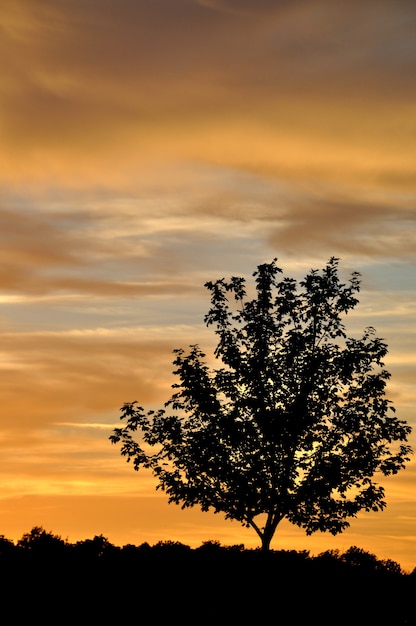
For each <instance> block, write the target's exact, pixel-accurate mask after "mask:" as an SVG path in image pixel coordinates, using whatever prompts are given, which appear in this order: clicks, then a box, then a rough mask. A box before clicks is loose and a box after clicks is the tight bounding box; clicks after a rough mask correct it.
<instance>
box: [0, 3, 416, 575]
mask: <svg viewBox="0 0 416 626" xmlns="http://www.w3.org/2000/svg"><path fill="white" fill-rule="evenodd" d="M415 19H416V7H414V6H412V3H409V2H407V0H398V1H397V2H395V3H393V2H391V1H389V0H381V1H380V2H377V3H374V2H371V1H370V0H364V1H360V2H358V1H353V2H350V3H344V4H341V3H334V2H331V1H330V0H316V1H315V0H313V1H312V2H311V1H310V0H309V1H308V2H306V0H298V1H296V2H290V3H289V2H283V1H282V2H277V1H276V0H256V1H255V2H254V0H199V1H198V0H154V1H152V2H147V1H146V0H135V1H134V2H133V1H132V0H118V1H116V0H114V1H112V0H110V1H109V2H106V3H102V2H100V1H99V0H82V1H81V0H75V1H73V0H72V1H71V2H70V1H69V0H64V1H62V2H60V3H56V2H55V1H54V0H44V2H42V3H39V2H36V0H14V1H13V2H9V3H6V6H5V7H2V25H1V28H2V36H1V37H0V55H1V59H2V61H3V63H2V68H3V71H2V76H1V78H0V93H1V98H0V114H1V116H0V133H1V142H0V190H1V204H0V220H1V222H0V223H1V229H0V237H1V247H0V258H1V264H0V332H1V343H0V369H1V374H2V376H1V380H2V382H1V406H2V411H1V420H0V446H1V456H0V477H1V485H2V489H1V490H0V518H1V520H2V525H1V527H0V534H4V535H6V536H7V537H9V538H12V539H18V538H20V536H21V535H22V534H23V533H24V532H28V531H29V530H30V528H31V527H32V526H34V525H43V526H44V527H45V528H46V529H47V530H52V531H53V532H54V533H57V534H61V535H62V536H63V537H68V538H69V540H78V539H85V538H87V537H90V536H93V535H94V534H100V533H103V534H104V535H106V536H108V538H109V539H110V541H113V542H114V543H118V544H120V545H122V544H124V543H129V542H130V543H136V544H138V543H141V542H143V541H149V542H150V543H152V542H156V541H158V540H160V539H172V540H178V541H183V542H184V543H188V544H190V545H199V544H200V543H201V542H202V541H205V540H209V539H218V540H219V541H221V542H222V543H226V544H232V543H244V544H245V545H246V546H247V547H249V546H250V547H251V546H253V547H254V546H256V545H257V539H256V537H255V535H254V533H252V532H250V531H249V530H246V529H244V528H242V527H240V526H239V525H238V524H236V523H230V522H225V521H224V520H223V519H222V518H221V517H220V516H214V515H211V514H204V513H200V512H199V511H197V510H191V511H181V510H180V508H178V507H175V506H174V505H170V506H169V505H167V503H166V498H165V497H164V495H163V494H160V493H159V492H157V493H156V492H155V491H154V487H155V483H154V481H153V479H152V477H151V476H149V475H146V474H145V475H137V474H136V473H135V472H133V470H132V467H131V466H129V465H127V464H126V463H125V461H124V460H123V459H122V458H121V457H120V455H119V452H118V450H117V449H116V448H115V447H114V446H111V444H110V442H109V441H108V436H109V434H110V433H111V429H112V428H113V426H114V425H115V424H116V423H117V419H118V415H119V407H120V406H121V405H122V404H123V403H124V402H125V401H132V400H136V399H137V400H138V401H139V402H140V403H141V404H143V405H146V406H158V405H160V404H162V403H163V402H164V401H165V400H166V399H167V398H168V396H169V394H170V385H171V384H172V382H173V379H172V374H171V372H172V366H171V360H172V349H173V348H175V347H181V346H183V347H186V346H187V345H188V344H189V343H195V342H198V343H200V344H201V346H204V348H206V349H209V348H211V347H212V345H213V341H214V337H213V335H212V333H211V332H208V331H207V329H205V328H204V326H203V316H204V313H205V312H206V310H207V307H208V304H209V302H208V293H207V292H206V290H205V289H204V287H203V285H204V283H205V282H206V281H207V280H214V279H216V278H220V277H222V276H230V275H244V276H249V275H250V274H251V273H252V271H253V270H254V269H255V268H256V266H257V264H259V263H262V262H264V261H267V260H270V259H271V258H273V257H275V256H277V257H278V259H279V264H280V265H281V267H282V268H283V270H284V272H285V273H286V274H287V275H296V276H299V277H301V276H302V275H303V274H304V272H306V271H308V270H309V269H310V268H311V267H317V268H319V267H322V266H323V265H324V264H325V262H326V261H327V259H328V258H329V257H330V256H338V257H340V258H341V264H340V267H341V270H342V272H345V276H346V277H347V276H348V274H349V273H350V272H351V271H355V270H356V271H359V272H361V273H362V279H363V281H362V293H361V297H360V304H359V305H358V307H357V309H356V310H355V311H354V313H353V314H352V316H351V319H350V324H351V326H350V328H349V330H351V332H352V331H354V332H360V331H361V330H362V328H364V327H365V326H367V325H373V326H375V328H376V330H377V333H378V335H379V336H382V337H383V338H385V340H386V341H387V343H388V346H389V354H388V357H387V359H386V366H387V368H388V369H389V370H390V371H391V373H392V379H391V382H390V383H389V388H388V391H389V394H388V395H389V397H390V398H391V399H392V400H393V401H394V404H395V406H396V409H397V412H398V414H399V416H400V417H403V418H404V419H406V420H408V421H409V422H410V423H412V424H413V425H414V426H416V420H415V417H414V406H415V396H416V393H415V348H416V342H415V322H414V320H415V287H416V280H415V275H416V272H415V269H416V268H415V260H416V258H415V250H416V246H415V243H416V242H415V239H416V238H415V199H416V194H415V191H416V184H415V183H416V172H415V163H416V115H415V106H414V102H415V91H416V84H415V82H414V80H413V76H414V75H415V69H416V68H415V61H416V42H415V38H414V24H415ZM411 443H412V445H413V446H414V447H415V448H416V436H415V434H413V435H412V437H411ZM415 467H416V465H415V462H414V461H412V463H411V464H410V466H409V467H408V468H407V469H406V471H405V472H402V473H400V474H399V475H398V476H396V477H392V478H391V479H388V480H387V481H383V482H384V483H385V485H386V493H387V509H386V510H385V511H384V512H383V513H379V514H362V515H360V516H359V517H358V518H357V519H356V520H354V521H352V524H351V528H350V529H349V530H348V531H347V532H346V533H343V534H342V535H340V536H338V537H332V536H330V535H326V534H322V535H314V536H312V537H305V536H304V534H303V533H302V531H300V530H298V529H296V528H294V527H291V526H289V525H288V524H283V526H282V528H281V529H279V531H278V532H277V534H276V538H275V542H274V546H273V547H276V548H278V547H284V548H294V549H310V550H311V551H312V552H314V553H316V552H319V551H322V550H325V549H328V548H336V547H340V548H347V547H349V546H350V545H358V546H359V547H362V548H363V549H366V550H369V551H372V552H374V553H376V554H377V556H378V557H380V558H392V559H395V560H397V561H398V562H400V564H401V565H402V566H403V567H406V568H407V569H413V567H416V504H415V502H416V501H415V498H414V493H415V487H416V469H415Z"/></svg>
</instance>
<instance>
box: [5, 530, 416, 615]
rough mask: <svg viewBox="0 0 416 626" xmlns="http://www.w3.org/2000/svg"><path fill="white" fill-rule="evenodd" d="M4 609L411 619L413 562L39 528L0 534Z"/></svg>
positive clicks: (359, 553) (415, 584) (360, 553)
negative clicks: (126, 539) (75, 536)
mask: <svg viewBox="0 0 416 626" xmlns="http://www.w3.org/2000/svg"><path fill="white" fill-rule="evenodd" d="M0 575H1V580H0V585H1V587H0V588H1V597H2V610H3V612H4V611H7V610H8V609H9V610H10V611H11V616H12V621H11V622H10V623H23V622H24V621H26V620H28V619H31V620H33V619H34V618H35V617H37V618H41V619H42V622H43V623H44V624H46V623H48V624H49V623H50V624H52V623H53V624H61V623H62V624H64V623H71V622H73V621H75V622H76V623H77V624H84V623H85V624H98V623H100V622H101V621H103V622H104V623H116V624H124V623H127V622H129V621H134V623H140V622H142V621H144V620H147V619H151V620H152V623H153V624H155V626H158V624H162V622H163V623H164V622H165V621H166V620H167V619H169V621H180V622H181V623H182V624H209V623H215V624H219V625H222V624H243V625H244V624H261V623H262V622H263V621H264V622H267V623H272V624H279V625H280V624H282V625H285V624H288V625H289V624H295V625H299V626H300V625H302V624H306V623H308V624H310V623H313V624H315V623H316V624H328V625H329V624H337V625H340V624H354V625H361V624H362V625H371V626H372V625H377V624H383V625H387V624H388V625H391V624H393V625H395V624H397V625H400V626H401V625H403V626H404V625H409V626H410V624H416V610H415V597H416V593H415V592H416V568H415V569H414V570H413V571H412V572H411V573H406V572H404V571H403V570H402V568H401V566H400V565H399V564H398V563H397V562H395V561H393V560H390V559H387V560H380V559H378V558H377V557H376V556H375V555H373V554H371V553H369V552H366V551H365V550H362V549H361V548H358V547H356V546H352V547H351V548H349V549H348V550H346V551H345V552H339V551H337V550H328V551H326V552H323V553H321V554H318V555H317V556H311V555H310V554H309V552H308V551H295V550H271V551H270V552H269V553H263V552H261V551H260V550H255V549H246V548H245V547H244V546H243V545H233V546H222V545H221V544H220V543H219V542H217V541H207V542H204V543H203V544H202V545H201V546H199V547H197V548H191V547H189V546H188V545H185V544H183V543H180V542H177V541H159V542H157V543H156V544H154V545H152V546H151V545H149V544H148V543H142V544H141V545H137V546H136V545H132V544H127V545H124V546H123V547H119V546H115V545H113V544H112V543H111V542H110V541H109V540H108V539H107V538H106V537H104V536H103V535H96V536H94V537H93V538H92V539H85V540H83V541H77V542H75V543H70V542H69V541H68V540H64V539H62V538H61V537H60V536H59V535H55V534H53V533H52V532H47V531H46V530H45V529H44V528H42V527H40V526H36V527H34V528H32V530H31V531H30V532H29V533H25V534H24V535H23V536H22V538H21V539H19V540H18V541H17V542H16V543H14V542H13V541H11V540H10V539H7V538H6V537H5V536H4V535H0Z"/></svg>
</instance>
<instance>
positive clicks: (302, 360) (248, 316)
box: [110, 258, 411, 550]
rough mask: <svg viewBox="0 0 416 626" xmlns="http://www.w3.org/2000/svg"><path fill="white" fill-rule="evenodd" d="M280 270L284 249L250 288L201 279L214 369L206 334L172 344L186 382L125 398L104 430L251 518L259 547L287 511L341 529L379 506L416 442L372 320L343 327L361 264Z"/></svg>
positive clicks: (137, 460)
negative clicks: (358, 328) (353, 328)
mask: <svg viewBox="0 0 416 626" xmlns="http://www.w3.org/2000/svg"><path fill="white" fill-rule="evenodd" d="M281 271H282V270H281V269H279V268H278V267H277V265H276V259H274V261H273V262H271V263H266V264H263V265H259V266H258V268H257V271H256V272H255V273H254V274H253V276H254V278H255V297H254V299H249V298H248V297H247V292H248V290H247V289H246V281H245V279H244V278H239V277H232V278H231V279H230V280H229V281H226V280H225V279H220V280H217V281H216V282H208V283H206V287H207V288H208V290H209V291H210V292H211V308H210V310H209V311H208V314H207V315H206V317H205V322H206V324H207V326H214V327H215V333H216V335H217V336H218V345H217V348H216V350H215V356H216V357H217V359H220V360H221V361H222V364H223V366H222V367H220V368H219V369H210V368H209V367H208V365H207V362H206V361H205V354H204V353H203V352H202V350H201V349H200V348H199V346H198V345H192V346H190V350H189V352H188V353H185V351H184V350H182V349H178V350H175V354H176V358H175V360H174V362H173V363H174V365H175V367H176V370H175V371H174V374H175V375H176V376H177V377H178V378H179V382H178V383H177V384H174V385H173V388H174V389H175V392H174V393H173V395H172V396H171V398H170V399H169V400H168V401H167V402H166V404H165V408H162V409H160V410H158V411H156V412H155V411H148V412H145V411H144V409H143V408H142V407H140V406H138V405H137V403H136V402H130V403H127V404H125V405H124V406H123V407H122V415H121V419H124V420H125V425H124V427H123V428H116V429H114V431H113V434H112V436H111V437H110V439H111V441H112V442H113V443H120V444H121V454H122V455H124V456H126V457H127V460H128V461H130V460H132V461H133V465H134V468H135V469H136V470H138V469H139V468H140V467H145V468H150V469H151V470H152V471H153V473H154V474H155V476H156V477H157V479H158V488H159V487H161V488H162V489H163V490H165V491H166V492H167V494H168V496H169V502H174V503H176V504H181V505H182V507H191V506H194V505H199V506H200V507H201V508H202V510H203V511H208V510H209V509H212V510H213V511H214V512H216V513H218V512H221V513H223V514H225V517H226V518H229V519H234V520H238V521H240V522H241V523H242V524H244V525H246V526H251V527H252V528H253V529H254V530H255V532H256V533H257V534H258V536H259V537H260V540H261V544H262V549H263V550H268V549H269V546H270V542H271V539H272V537H273V536H274V533H275V531H276V528H277V526H278V524H279V523H280V522H281V521H282V520H283V519H284V518H286V519H288V520H289V521H290V522H292V523H293V524H297V525H298V526H300V527H302V528H304V529H305V531H306V533H307V534H311V533H313V532H315V531H317V530H319V531H329V532H331V533H332V534H336V533H339V532H341V531H343V530H344V529H345V528H346V527H348V526H349V521H348V518H351V517H354V516H356V515H357V513H358V512H359V511H361V510H364V511H379V510H381V509H383V508H384V507H385V505H386V503H385V500H384V489H383V487H382V486H380V485H379V484H378V482H377V481H376V477H377V475H380V474H381V475H384V476H387V475H390V474H395V473H396V472H398V471H399V470H400V469H402V468H403V467H404V466H405V464H406V462H407V461H408V460H409V454H410V453H411V449H410V446H409V445H407V437H408V435H409V433H410V430H411V429H410V427H409V426H408V425H407V424H406V422H404V421H400V420H399V419H397V417H396V416H395V415H394V408H393V407H392V405H391V403H390V402H389V400H387V399H386V398H385V386H386V381H387V380H388V378H389V376H390V375H389V373H388V372H387V371H386V369H385V368H384V363H383V358H384V356H385V355H386V353H387V346H386V344H385V343H384V341H383V340H381V339H380V338H377V337H376V336H375V331H374V329H373V328H372V327H370V328H367V329H366V330H365V331H364V333H363V335H362V336H361V337H360V338H358V339H356V338H352V337H348V336H347V334H346V332H345V326H344V323H343V316H345V315H346V314H347V313H348V312H349V311H350V310H351V309H353V308H354V307H355V306H356V304H357V303H358V299H357V298H356V294H357V293H358V292H359V288H360V278H359V276H360V275H359V274H358V273H357V272H354V273H352V275H351V277H350V279H349V281H348V283H347V284H343V283H341V282H340V279H339V277H338V259H336V258H331V259H330V260H329V262H328V263H327V265H326V267H325V268H324V269H323V270H322V271H318V270H311V271H310V272H309V273H308V274H307V275H306V277H305V278H304V279H303V280H302V281H300V282H299V283H298V281H296V280H295V279H293V278H282V279H281V280H278V277H279V274H280V273H281ZM167 409H169V413H167ZM135 431H138V433H139V437H138V438H137V439H134V434H135ZM149 450H150V451H149ZM259 519H260V520H264V519H265V521H264V525H263V526H262V525H261V523H262V522H260V521H259Z"/></svg>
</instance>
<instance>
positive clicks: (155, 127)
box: [0, 0, 416, 183]
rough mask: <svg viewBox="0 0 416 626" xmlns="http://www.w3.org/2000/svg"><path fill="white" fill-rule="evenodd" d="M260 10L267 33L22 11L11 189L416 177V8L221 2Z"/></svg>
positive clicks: (10, 36)
mask: <svg viewBox="0 0 416 626" xmlns="http://www.w3.org/2000/svg"><path fill="white" fill-rule="evenodd" d="M210 4H211V5H212V2H210ZM254 5H255V7H256V9H255V13H256V19H251V18H250V17H248V18H246V19H230V18H231V17H232V16H229V15H225V14H224V13H218V12H217V11H211V10H207V7H206V6H201V4H200V3H199V4H198V3H195V2H185V1H184V0H175V2H172V0H157V1H155V2H152V3H149V2H144V1H143V0H140V1H138V2H137V1H136V2H130V1H127V0H123V1H121V2H118V3H117V4H116V5H115V4H114V3H111V2H104V3H97V2H94V1H92V0H86V1H84V2H80V1H76V2H71V4H70V5H69V4H65V3H59V4H57V3H55V2H52V1H51V0H47V1H46V2H44V3H42V5H39V3H37V2H34V1H33V0H16V2H15V3H13V4H12V5H10V6H8V7H7V8H6V9H5V15H4V31H3V33H4V36H5V42H4V44H3V51H1V50H0V55H1V54H3V55H6V53H7V58H8V61H7V63H6V62H4V63H3V66H4V72H3V76H2V79H1V81H2V82H1V86H0V89H1V93H2V99H1V101H2V105H1V113H2V116H3V119H4V123H3V141H2V149H1V150H0V166H1V172H2V174H1V175H2V178H3V180H13V179H14V180H16V181H19V180H20V181H21V180H25V181H27V180H29V179H30V177H34V178H35V179H38V180H41V179H42V177H43V176H47V175H49V173H54V176H55V177H57V178H58V179H62V180H66V182H69V181H71V182H72V183H73V181H74V180H76V179H78V180H82V179H83V178H87V180H89V181H91V178H94V180H95V181H97V180H99V179H100V177H102V174H103V172H104V171H105V172H106V176H107V177H109V178H110V177H112V178H114V179H116V178H117V177H120V176H123V173H126V171H127V170H128V171H129V174H128V175H129V176H130V177H131V176H134V168H136V169H138V168H137V166H138V165H139V166H140V168H142V167H144V166H145V164H146V165H148V164H149V163H151V162H152V161H153V160H155V161H156V162H158V163H160V162H163V161H165V162H166V161H168V162H170V161H172V160H176V161H188V162H192V161H193V162H195V161H196V162H205V163H221V164H224V165H227V166H230V165H231V166H237V167H238V168H242V169H247V170H251V171H256V170H257V171H261V170H263V171H265V170H267V171H268V172H269V174H272V175H277V176H278V175H282V174H283V175H289V176H290V175H295V176H296V177H297V178H299V177H302V176H306V177H308V176H311V177H313V176H319V175H320V174H321V175H322V173H323V174H324V175H325V173H328V172H329V173H331V171H332V172H333V170H334V168H336V170H337V172H336V173H337V175H338V176H341V175H343V176H348V175H349V174H350V175H351V176H352V177H355V176H357V175H358V176H361V177H366V176H370V177H374V176H375V174H376V173H377V172H378V175H379V176H386V177H388V176H390V177H391V179H394V178H395V177H396V180H397V181H399V182H400V180H401V179H406V177H407V179H409V177H410V175H411V167H410V165H409V163H412V162H413V161H414V145H413V147H412V142H411V139H410V137H412V133H413V131H414V115H413V112H412V110H411V107H410V106H409V104H408V103H409V102H410V101H411V99H412V97H413V96H412V93H413V91H414V87H413V82H412V81H411V80H410V76H412V74H413V71H412V70H413V69H414V60H415V58H416V55H415V43H414V37H413V28H412V24H413V17H414V11H413V9H412V7H410V5H409V3H408V2H398V3H389V2H380V3H378V5H377V11H375V10H374V5H373V3H371V2H361V3H359V2H353V3H350V4H349V5H348V7H346V6H345V7H343V6H341V5H340V4H336V5H334V3H329V2H327V1H326V2H324V1H322V2H321V1H318V2H314V3H305V2H291V3H288V2H280V3H276V2H274V3H272V2H266V1H263V2H259V3H257V2H256V3H248V2H241V1H239V2H233V1H231V0H228V1H227V2H225V1H224V2H215V6H217V7H222V8H223V9H226V10H227V11H228V10H230V11H235V10H239V9H238V8H240V9H241V7H243V10H244V11H247V10H248V9H250V7H252V6H254ZM251 10H252V9H250V11H251ZM392 144H393V145H392ZM363 163H366V164H367V166H366V167H364V169H363V165H362V164H363ZM383 163H384V165H383Z"/></svg>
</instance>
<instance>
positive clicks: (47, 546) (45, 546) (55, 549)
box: [17, 526, 67, 556]
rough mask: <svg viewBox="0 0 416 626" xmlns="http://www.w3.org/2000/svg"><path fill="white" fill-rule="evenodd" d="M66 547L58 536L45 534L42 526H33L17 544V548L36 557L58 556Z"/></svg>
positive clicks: (49, 533)
mask: <svg viewBox="0 0 416 626" xmlns="http://www.w3.org/2000/svg"><path fill="white" fill-rule="evenodd" d="M66 545H67V544H66V542H65V540H64V539H62V538H61V537H60V536H59V535H54V534H53V533H51V532H47V531H46V530H45V529H44V528H43V527H42V526H33V528H32V529H31V531H30V532H28V533H25V534H24V535H23V536H22V537H21V539H19V540H18V542H17V548H19V549H21V550H24V551H25V552H28V553H30V554H34V555H37V556H60V555H61V554H62V553H63V551H64V549H65V547H66Z"/></svg>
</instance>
